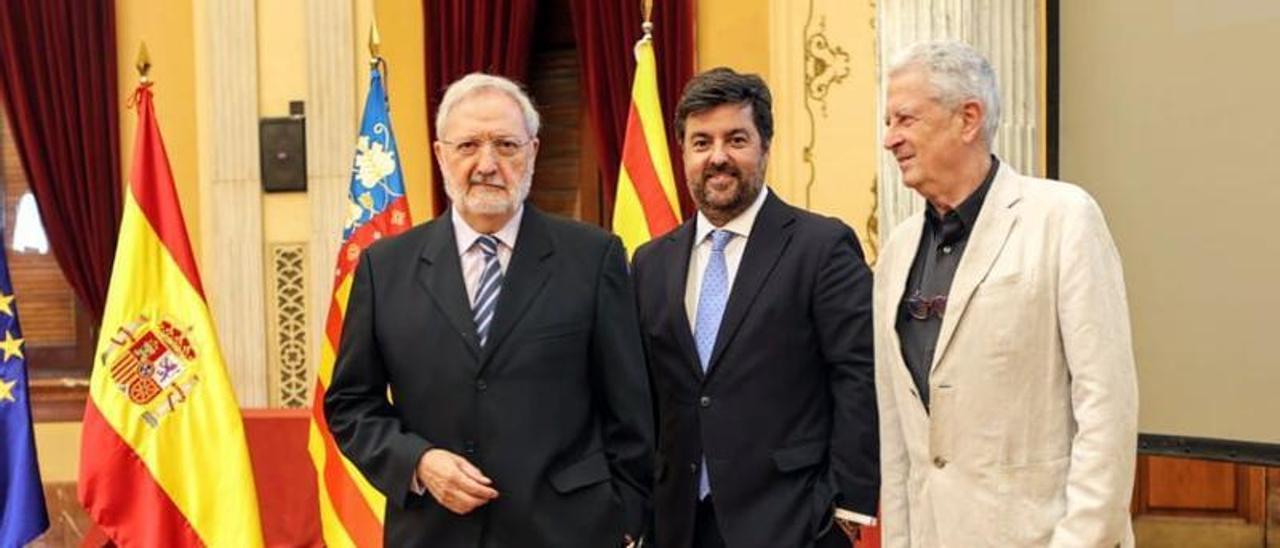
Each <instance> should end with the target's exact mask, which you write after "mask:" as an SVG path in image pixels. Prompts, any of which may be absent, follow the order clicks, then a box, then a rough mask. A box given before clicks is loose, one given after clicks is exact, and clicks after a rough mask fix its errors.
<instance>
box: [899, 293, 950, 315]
mask: <svg viewBox="0 0 1280 548" xmlns="http://www.w3.org/2000/svg"><path fill="white" fill-rule="evenodd" d="M946 312H947V296H946V295H934V296H932V297H925V296H924V295H922V294H921V293H920V290H919V289H917V290H915V291H913V292H912V293H911V296H910V297H907V314H910V315H911V317H912V318H915V319H917V320H927V319H929V318H930V317H931V316H934V315H937V317H938V319H942V315H943V314H945V313H946Z"/></svg>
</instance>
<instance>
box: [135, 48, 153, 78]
mask: <svg viewBox="0 0 1280 548" xmlns="http://www.w3.org/2000/svg"><path fill="white" fill-rule="evenodd" d="M134 66H135V67H137V69H138V79H139V80H140V81H141V82H142V83H144V84H145V83H147V82H148V80H147V73H149V72H151V55H150V54H148V53H147V43H146V42H142V43H141V45H139V46H138V61H137V63H136V64H134Z"/></svg>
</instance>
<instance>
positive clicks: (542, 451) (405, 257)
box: [325, 74, 653, 548]
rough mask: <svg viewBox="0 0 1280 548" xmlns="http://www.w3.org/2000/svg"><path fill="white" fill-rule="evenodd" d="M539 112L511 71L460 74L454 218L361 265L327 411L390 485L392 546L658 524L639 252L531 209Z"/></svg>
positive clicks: (442, 123)
mask: <svg viewBox="0 0 1280 548" xmlns="http://www.w3.org/2000/svg"><path fill="white" fill-rule="evenodd" d="M538 124H539V117H538V113H537V111H536V110H534V108H533V106H532V104H531V102H530V100H529V98H528V97H527V96H526V95H525V94H524V92H523V91H522V90H521V89H520V87H519V86H517V85H516V84H515V83H513V82H511V81H509V80H506V79H504V78H500V77H496V76H491V75H486V74H471V75H468V76H466V77H463V78H462V79H460V80H458V81H457V82H455V83H453V84H452V85H451V86H450V87H449V89H448V90H447V91H446V92H445V95H444V99H443V101H442V102H441V104H440V109H439V112H438V119H437V123H436V127H437V129H438V132H439V135H438V137H439V138H438V140H437V141H436V142H435V144H434V152H435V157H436V159H437V161H438V162H439V164H440V169H441V172H443V174H444V180H445V188H446V189H447V191H448V195H449V198H450V200H451V202H452V204H451V206H450V208H449V210H448V212H446V213H445V214H443V215H441V216H440V217H438V218H436V219H435V220H433V221H431V222H428V223H426V224H424V225H422V226H419V227H416V228H414V229H413V230H410V231H408V232H406V233H405V234H403V235H401V236H399V237H396V238H392V239H388V240H384V241H381V242H379V243H377V244H375V245H373V246H371V247H370V248H369V249H368V250H367V251H366V252H365V253H364V255H363V256H362V257H361V259H360V266H359V267H358V269H357V271H356V276H355V281H354V285H353V287H352V289H351V297H350V299H349V302H348V305H347V315H346V321H345V323H344V325H343V331H342V338H341V344H340V346H339V350H338V358H337V365H336V371H335V373H334V377H333V383H332V386H330V387H329V391H328V393H327V396H326V398H325V412H326V413H327V416H328V419H329V424H330V426H331V428H332V430H333V434H334V438H335V439H336V440H337V442H338V444H339V446H340V447H341V449H342V451H343V453H344V454H345V455H346V456H347V457H348V458H350V459H351V461H352V462H353V463H355V465H356V466H357V467H358V468H359V469H360V471H361V472H363V473H364V475H365V477H367V478H368V479H369V480H370V482H371V483H372V484H373V485H374V486H375V487H377V488H378V489H379V490H380V491H382V493H383V494H385V495H386V497H387V513H386V519H385V526H384V527H385V541H386V544H387V545H389V546H420V545H427V544H430V545H431V546H442V547H454V546H456V547H462V546H466V547H475V546H546V547H557V548H558V547H584V548H587V547H589V548H596V547H600V546H619V545H622V544H623V543H624V542H629V541H631V540H632V539H634V538H636V537H638V535H639V533H640V531H641V529H642V527H643V525H644V523H645V522H646V521H647V516H646V515H645V512H646V509H647V508H648V506H649V502H648V499H649V486H650V483H651V467H652V445H653V415H652V409H651V404H650V400H649V384H648V377H647V374H646V372H645V364H644V355H643V349H642V347H641V341H640V331H639V326H638V323H637V316H636V304H635V297H634V294H633V290H632V286H631V282H630V279H629V277H628V274H627V267H626V253H625V252H624V250H623V246H622V243H621V241H620V240H619V239H618V238H617V237H616V236H613V235H610V234H608V233H606V232H604V231H602V230H600V229H597V228H594V227H590V226H587V225H584V224H580V223H576V222H573V221H568V220H564V219H559V218H556V217H553V216H551V215H547V214H544V213H542V212H540V211H538V210H537V209H536V208H534V207H533V206H532V205H531V204H526V203H525V198H526V197H527V196H528V194H529V187H530V184H531V181H532V177H533V167H534V160H535V158H536V157H537V152H538V137H537V136H538ZM388 392H390V398H388Z"/></svg>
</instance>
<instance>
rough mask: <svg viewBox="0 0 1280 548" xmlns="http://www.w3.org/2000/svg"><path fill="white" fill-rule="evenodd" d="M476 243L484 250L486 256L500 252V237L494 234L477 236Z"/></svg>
mask: <svg viewBox="0 0 1280 548" xmlns="http://www.w3.org/2000/svg"><path fill="white" fill-rule="evenodd" d="M476 245H478V246H480V251H482V252H484V255H485V256H486V257H492V256H494V255H497V254H498V238H497V237H495V236H493V235H492V234H481V235H480V237H479V238H476Z"/></svg>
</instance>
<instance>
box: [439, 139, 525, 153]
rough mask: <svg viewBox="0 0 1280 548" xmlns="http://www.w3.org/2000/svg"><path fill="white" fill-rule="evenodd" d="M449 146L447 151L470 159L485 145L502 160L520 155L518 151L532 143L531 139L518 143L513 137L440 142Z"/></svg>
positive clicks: (442, 140)
mask: <svg viewBox="0 0 1280 548" xmlns="http://www.w3.org/2000/svg"><path fill="white" fill-rule="evenodd" d="M440 142H441V143H444V144H446V145H448V146H449V149H450V150H451V151H452V152H453V153H454V154H457V155H459V156H465V157H471V156H475V155H477V154H479V153H480V150H481V149H483V148H484V146H485V145H489V146H490V147H491V148H493V152H494V153H496V154H497V155H498V156H500V157H502V158H511V157H513V156H515V155H516V154H519V153H520V149H522V148H524V146H525V145H527V144H529V143H531V142H533V139H529V140H525V141H518V140H516V139H515V138H513V137H495V138H493V139H481V138H479V137H476V138H471V139H464V140H461V141H446V140H444V139H441V140H440Z"/></svg>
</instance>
